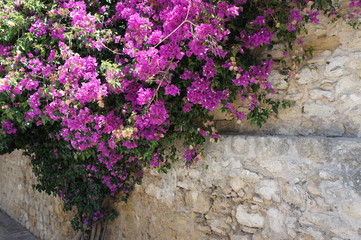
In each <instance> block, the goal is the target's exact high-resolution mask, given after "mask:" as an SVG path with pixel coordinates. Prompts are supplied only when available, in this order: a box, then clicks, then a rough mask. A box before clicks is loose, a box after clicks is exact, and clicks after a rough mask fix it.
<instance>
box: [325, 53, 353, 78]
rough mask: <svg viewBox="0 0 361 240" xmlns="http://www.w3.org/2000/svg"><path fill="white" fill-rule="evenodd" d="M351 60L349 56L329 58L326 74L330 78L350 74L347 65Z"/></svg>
mask: <svg viewBox="0 0 361 240" xmlns="http://www.w3.org/2000/svg"><path fill="white" fill-rule="evenodd" d="M349 61H350V57H349V56H336V57H332V58H330V59H328V64H327V65H326V68H325V71H324V75H325V76H327V77H330V78H337V77H341V76H345V75H347V74H349V71H348V70H346V68H345V65H346V63H347V62H349Z"/></svg>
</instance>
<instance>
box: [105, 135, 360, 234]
mask: <svg viewBox="0 0 361 240" xmlns="http://www.w3.org/2000/svg"><path fill="white" fill-rule="evenodd" d="M250 146H253V147H250ZM206 151H207V153H208V155H207V157H206V159H204V160H202V161H201V162H200V163H199V164H197V165H195V166H193V167H191V169H188V170H186V169H184V167H181V166H174V168H172V169H171V170H170V172H169V173H168V174H158V173H156V172H155V171H154V170H150V171H149V172H147V173H146V175H145V178H144V181H143V185H142V186H139V187H137V189H136V191H135V192H134V194H132V196H131V198H130V200H129V202H128V203H127V204H124V203H119V204H118V206H117V209H118V210H119V211H120V217H119V218H117V219H116V220H115V222H113V223H111V224H110V225H109V228H110V231H109V232H108V235H107V239H110V240H118V239H157V240H158V239H160V240H162V239H164V240H166V239H167V240H168V239H249V240H255V239H264V240H266V239H267V240H268V239H295V240H305V239H324V240H328V239H351V240H357V239H361V235H360V234H361V232H360V228H361V191H360V187H359V186H360V184H359V182H358V181H360V177H357V176H359V175H360V172H361V171H360V170H361V166H360V165H359V164H358V165H356V164H355V163H356V162H357V163H359V162H360V161H361V154H360V151H361V140H360V139H358V138H322V137H290V136H283V137H276V136H274V137H271V136H268V137H260V136H223V137H222V140H221V142H219V143H216V144H209V145H208V146H207V149H206ZM240 152H242V154H240ZM206 166H208V168H206ZM199 176H201V177H199ZM149 186H152V187H149ZM155 186H158V187H155ZM150 189H151V190H150ZM164 189H166V190H167V194H164ZM119 236H122V238H120V237H119Z"/></svg>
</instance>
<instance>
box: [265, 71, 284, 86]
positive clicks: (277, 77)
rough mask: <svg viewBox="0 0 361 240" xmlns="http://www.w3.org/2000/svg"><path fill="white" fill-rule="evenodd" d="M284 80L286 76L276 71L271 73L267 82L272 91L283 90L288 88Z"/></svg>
mask: <svg viewBox="0 0 361 240" xmlns="http://www.w3.org/2000/svg"><path fill="white" fill-rule="evenodd" d="M286 78H287V76H286V75H283V74H280V73H279V72H278V71H272V73H271V75H270V76H269V77H268V78H267V81H268V82H270V83H271V84H272V86H273V88H274V89H276V90H285V89H287V88H288V86H289V83H288V82H286V81H285V79H286Z"/></svg>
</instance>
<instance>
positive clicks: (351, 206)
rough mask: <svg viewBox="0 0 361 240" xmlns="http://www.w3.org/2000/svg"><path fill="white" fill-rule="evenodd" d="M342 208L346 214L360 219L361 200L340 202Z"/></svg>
mask: <svg viewBox="0 0 361 240" xmlns="http://www.w3.org/2000/svg"><path fill="white" fill-rule="evenodd" d="M342 210H343V212H344V213H345V214H347V215H348V216H351V217H353V218H355V219H358V220H359V221H361V202H347V203H344V204H342Z"/></svg>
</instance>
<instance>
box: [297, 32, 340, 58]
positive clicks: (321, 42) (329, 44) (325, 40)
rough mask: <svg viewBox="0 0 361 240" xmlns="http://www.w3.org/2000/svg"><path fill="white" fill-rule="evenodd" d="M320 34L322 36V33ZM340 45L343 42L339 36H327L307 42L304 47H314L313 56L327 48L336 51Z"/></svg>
mask: <svg viewBox="0 0 361 240" xmlns="http://www.w3.org/2000/svg"><path fill="white" fill-rule="evenodd" d="M319 33H320V32H319ZM320 36H322V34H321V35H320ZM340 45H341V43H340V40H339V38H338V36H326V37H319V38H317V39H314V40H311V41H308V42H306V43H305V45H304V49H309V48H310V47H312V48H313V56H317V55H319V54H321V53H322V52H324V51H327V50H329V51H334V50H335V49H336V48H337V47H339V46H340Z"/></svg>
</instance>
